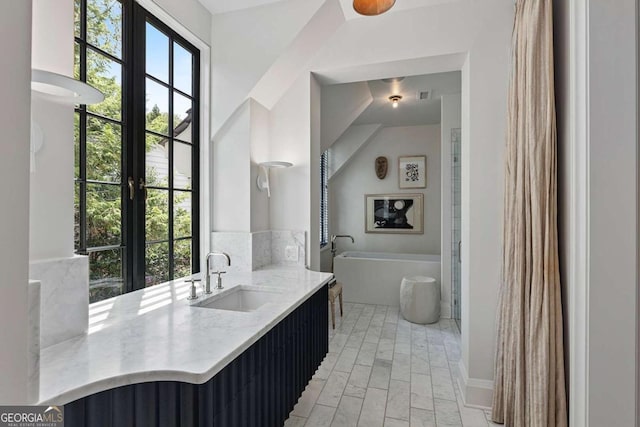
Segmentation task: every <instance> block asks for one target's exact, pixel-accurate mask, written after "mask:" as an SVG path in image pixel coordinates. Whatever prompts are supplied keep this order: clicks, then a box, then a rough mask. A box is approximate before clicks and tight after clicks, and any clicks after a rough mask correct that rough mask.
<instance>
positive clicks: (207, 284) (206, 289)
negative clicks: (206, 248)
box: [204, 252, 231, 294]
mask: <svg viewBox="0 0 640 427" xmlns="http://www.w3.org/2000/svg"><path fill="white" fill-rule="evenodd" d="M214 256H222V257H225V259H226V261H227V266H230V265H231V257H230V256H229V254H227V253H224V252H209V253H208V254H207V281H206V282H205V287H204V293H205V294H210V293H212V292H211V264H210V262H209V261H210V260H211V258H212V257H214ZM225 273H226V271H216V272H215V273H213V274H217V275H218V281H217V284H216V287H215V289H224V287H223V286H222V277H221V275H222V274H225Z"/></svg>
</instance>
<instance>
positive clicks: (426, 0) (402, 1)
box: [340, 0, 460, 20]
mask: <svg viewBox="0 0 640 427" xmlns="http://www.w3.org/2000/svg"><path fill="white" fill-rule="evenodd" d="M456 1H460V0H396V4H395V5H393V8H391V10H389V12H387V13H391V12H400V11H402V10H408V9H415V8H417V7H425V6H432V5H435V4H441V3H452V2H456ZM340 3H341V5H342V10H343V11H344V17H345V18H346V19H347V20H349V19H355V18H367V19H372V18H371V17H365V16H362V15H359V14H358V13H356V11H355V10H353V0H340Z"/></svg>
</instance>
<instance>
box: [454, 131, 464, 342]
mask: <svg viewBox="0 0 640 427" xmlns="http://www.w3.org/2000/svg"><path fill="white" fill-rule="evenodd" d="M451 145H452V147H451V172H452V173H451V176H452V180H453V182H452V184H453V185H452V186H451V192H452V194H451V196H452V197H451V201H452V203H453V209H451V215H452V216H453V218H452V221H451V223H452V224H453V227H452V229H451V281H452V283H453V289H452V291H453V292H452V294H453V318H454V319H455V321H456V323H457V324H458V329H460V318H461V296H462V295H461V290H462V289H461V277H462V276H461V267H462V254H461V250H462V234H461V232H462V231H461V223H462V215H461V213H462V209H461V207H462V197H461V187H462V178H461V175H462V169H461V166H462V164H461V154H462V144H461V138H460V129H459V128H458V129H451Z"/></svg>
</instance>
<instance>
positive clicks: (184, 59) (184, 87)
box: [173, 42, 193, 95]
mask: <svg viewBox="0 0 640 427" xmlns="http://www.w3.org/2000/svg"><path fill="white" fill-rule="evenodd" d="M192 74H193V55H191V53H190V52H189V51H187V50H186V49H185V48H183V47H182V46H180V45H179V44H178V43H176V42H173V87H175V88H176V89H178V90H181V91H182V92H184V93H186V94H187V95H192V93H191V86H192V83H191V76H192Z"/></svg>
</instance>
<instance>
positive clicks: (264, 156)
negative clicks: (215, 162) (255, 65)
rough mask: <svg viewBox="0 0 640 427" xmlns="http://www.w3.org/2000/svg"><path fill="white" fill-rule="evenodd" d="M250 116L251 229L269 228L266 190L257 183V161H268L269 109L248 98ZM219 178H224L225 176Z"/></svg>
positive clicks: (258, 170) (258, 168) (262, 229)
mask: <svg viewBox="0 0 640 427" xmlns="http://www.w3.org/2000/svg"><path fill="white" fill-rule="evenodd" d="M249 102H250V108H251V118H250V127H251V129H250V131H251V178H250V179H249V189H250V190H249V192H250V194H251V206H250V207H249V209H250V210H251V231H264V230H269V199H268V197H267V192H266V191H260V190H259V189H258V185H257V179H258V173H261V171H260V167H259V166H258V164H259V163H262V162H268V161H269V160H271V159H270V157H269V156H270V155H269V110H267V109H266V108H265V107H264V106H263V105H261V104H260V103H258V102H257V101H256V100H254V99H250V100H249ZM221 179H223V180H226V178H225V177H221Z"/></svg>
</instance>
